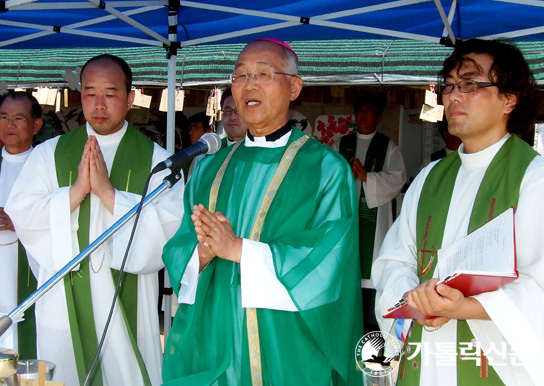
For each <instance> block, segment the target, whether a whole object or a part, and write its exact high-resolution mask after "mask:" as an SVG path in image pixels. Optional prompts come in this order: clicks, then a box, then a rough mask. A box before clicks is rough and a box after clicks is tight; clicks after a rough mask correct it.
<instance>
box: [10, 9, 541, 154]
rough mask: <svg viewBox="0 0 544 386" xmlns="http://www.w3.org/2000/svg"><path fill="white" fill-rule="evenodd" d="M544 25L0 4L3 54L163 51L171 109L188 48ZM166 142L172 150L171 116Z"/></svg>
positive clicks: (446, 17) (522, 18)
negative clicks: (267, 39)
mask: <svg viewBox="0 0 544 386" xmlns="http://www.w3.org/2000/svg"><path fill="white" fill-rule="evenodd" d="M362 3H363V4H362ZM514 15H515V17H513V16H514ZM543 24H544V1H540V0H447V1H444V0H442V1H441V0H434V1H431V0H398V1H385V2H384V1H383V0H366V1H364V2H361V1H360V0H336V1H334V2H333V1H329V0H275V1H273V2H270V1H259V0H255V1H252V2H247V1H245V0H202V1H178V0H155V1H153V0H151V1H114V0H112V1H102V0H71V1H62V0H7V1H5V0H2V1H0V47H4V48H7V47H9V48H33V49H36V48H75V47H111V46H114V47H128V46H154V47H164V48H165V49H166V50H167V57H168V89H169V96H170V97H169V108H168V110H169V111H172V112H173V111H174V90H175V86H176V76H175V74H176V64H177V63H176V56H177V54H178V50H179V49H180V48H181V49H182V50H181V51H182V54H183V53H184V50H185V48H186V47H190V46H195V45H200V44H209V43H243V42H247V41H250V40H252V39H254V38H255V37H257V36H263V35H273V36H276V37H279V38H281V39H284V40H286V41H302V40H328V39H367V38H377V37H379V38H384V37H387V38H395V39H397V38H398V39H411V40H419V41H426V42H435V43H438V42H442V43H444V44H446V45H447V44H449V43H455V41H456V40H457V39H466V38H470V37H485V38H492V37H498V36H501V37H508V38H513V39H516V40H544V39H543V37H544V25H543ZM167 138H168V146H167V147H168V150H171V151H172V150H173V138H174V115H173V113H172V114H169V118H168V124H167Z"/></svg>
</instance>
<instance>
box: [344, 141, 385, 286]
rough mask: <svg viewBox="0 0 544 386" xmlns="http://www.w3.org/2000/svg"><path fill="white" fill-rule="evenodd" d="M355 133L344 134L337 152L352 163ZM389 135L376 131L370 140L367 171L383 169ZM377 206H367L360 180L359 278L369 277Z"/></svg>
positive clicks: (376, 171)
mask: <svg viewBox="0 0 544 386" xmlns="http://www.w3.org/2000/svg"><path fill="white" fill-rule="evenodd" d="M356 145H357V134H355V133H353V134H350V135H346V136H345V137H343V138H342V139H341V140H340V147H339V149H338V150H339V152H340V154H342V156H344V158H345V159H346V161H348V163H349V164H350V166H352V165H353V160H354V159H355V156H356V154H357V146H356ZM388 146H389V137H387V136H386V135H385V134H382V133H378V132H377V133H376V134H375V135H374V137H372V139H371V140H370V144H369V146H368V150H367V152H366V157H365V161H364V164H363V166H364V168H365V170H366V171H367V172H368V173H379V172H381V171H382V170H383V165H384V163H385V156H386V154H387V147H388ZM377 217H378V208H369V207H368V205H367V203H366V198H365V190H364V189H363V182H362V181H361V196H360V199H359V259H360V264H361V278H363V279H370V272H371V270H372V259H373V257H374V239H375V238H376V223H377V221H376V220H377Z"/></svg>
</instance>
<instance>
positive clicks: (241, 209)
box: [163, 39, 363, 386]
mask: <svg viewBox="0 0 544 386" xmlns="http://www.w3.org/2000/svg"><path fill="white" fill-rule="evenodd" d="M231 79H232V94H233V96H234V100H235V102H236V106H237V110H238V113H239V114H240V116H241V117H243V118H244V120H245V121H246V122H247V124H248V127H249V128H248V132H247V136H246V138H245V139H244V140H243V141H242V142H239V143H237V144H235V145H233V146H229V147H227V148H224V149H222V150H220V151H219V152H218V153H216V154H215V155H214V156H212V157H205V158H204V159H203V160H202V161H201V162H200V163H199V164H197V166H196V168H195V171H194V174H193V177H192V178H191V179H190V180H189V182H188V183H187V187H186V194H185V198H184V205H185V215H184V218H183V221H182V225H181V227H180V229H179V230H178V232H177V233H176V235H175V236H174V237H173V238H172V239H170V241H169V242H168V243H167V244H166V246H165V248H164V252H163V260H164V262H165V265H166V268H167V270H168V273H169V275H170V281H171V282H172V287H173V288H174V291H175V292H176V293H177V294H178V297H179V299H180V303H181V304H180V306H179V309H178V311H177V313H176V316H175V318H174V325H173V328H172V331H171V333H170V335H169V337H168V340H167V342H166V347H165V358H164V367H163V380H164V384H165V385H166V386H168V385H182V384H183V385H199V386H200V385H210V384H220V385H223V384H224V385H251V384H263V385H281V384H287V383H288V384H292V385H331V384H333V385H337V384H341V385H346V384H347V385H357V384H361V383H362V376H361V373H358V372H357V371H356V370H355V358H354V350H355V346H356V344H357V341H358V340H359V339H360V338H361V337H362V332H363V331H362V310H361V298H360V296H361V295H360V290H359V263H358V256H357V240H356V235H357V221H358V217H357V211H358V210H357V208H358V207H357V198H356V193H355V184H354V180H353V175H352V172H351V170H350V169H349V167H348V165H347V164H346V163H345V162H344V160H343V159H342V158H341V156H340V155H339V154H338V153H337V152H335V151H333V150H332V149H330V148H328V147H327V146H325V145H322V144H321V143H319V142H318V141H316V140H315V139H313V138H311V137H309V136H307V135H305V134H304V133H303V132H301V131H300V130H298V129H296V128H294V127H293V126H292V125H291V124H290V122H289V105H290V102H291V101H293V100H295V99H296V98H297V97H298V96H299V94H300V91H301V89H302V79H301V78H300V77H299V76H298V60H297V56H296V54H295V53H294V51H293V50H292V49H291V47H290V46H289V45H287V44H286V43H284V42H282V41H280V40H277V39H260V40H256V41H253V42H251V43H249V44H248V45H247V46H246V47H245V48H244V49H243V51H242V53H241V54H240V56H239V57H238V60H237V61H236V66H235V72H234V73H233V74H232V75H231ZM253 382H256V383H253Z"/></svg>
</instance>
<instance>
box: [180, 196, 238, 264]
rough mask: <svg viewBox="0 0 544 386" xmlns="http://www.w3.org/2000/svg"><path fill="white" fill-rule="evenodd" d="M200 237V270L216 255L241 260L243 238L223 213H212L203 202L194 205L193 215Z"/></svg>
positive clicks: (198, 237)
mask: <svg viewBox="0 0 544 386" xmlns="http://www.w3.org/2000/svg"><path fill="white" fill-rule="evenodd" d="M191 219H192V220H193V224H194V225H195V232H196V236H197V239H198V256H199V259H200V270H202V269H203V268H204V267H205V266H206V265H207V264H208V263H209V262H210V261H212V259H213V258H214V257H216V256H217V257H219V258H221V259H225V260H231V261H234V262H236V263H239V262H240V258H241V256H242V239H241V238H240V237H237V236H236V235H235V234H234V231H233V229H232V224H231V222H230V220H229V219H228V218H226V217H225V216H224V215H223V213H221V212H215V213H211V212H210V211H209V210H208V209H206V207H205V206H204V205H202V204H199V205H194V207H193V214H192V215H191Z"/></svg>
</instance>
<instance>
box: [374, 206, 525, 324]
mask: <svg viewBox="0 0 544 386" xmlns="http://www.w3.org/2000/svg"><path fill="white" fill-rule="evenodd" d="M445 272H448V273H449V274H446V275H444V276H443V279H442V280H440V281H439V280H437V279H432V280H429V282H431V281H432V282H433V283H431V285H438V284H441V283H443V284H446V285H447V286H449V287H451V288H455V289H457V290H459V291H460V292H461V293H462V294H463V295H464V296H465V297H469V296H473V295H477V294H480V293H483V292H490V291H494V290H496V289H498V288H500V287H502V286H503V285H505V284H507V283H509V282H511V281H512V280H514V279H516V278H517V277H518V272H517V269H516V249H515V233H514V211H513V209H512V208H511V209H509V210H507V211H505V212H504V213H502V214H501V215H499V216H497V217H496V218H495V219H493V220H492V221H490V222H488V223H487V224H485V225H484V226H482V227H481V228H479V229H477V230H476V231H474V232H472V233H471V234H469V235H468V236H466V237H464V238H463V239H461V240H458V241H456V242H454V243H452V244H451V245H449V246H447V247H444V248H442V249H441V250H439V251H438V273H439V274H442V273H445ZM426 283H427V282H426ZM424 284H425V283H424ZM427 285H429V284H427ZM431 289H432V288H428V290H429V291H430V292H431V294H432V292H433V291H431ZM436 292H437V294H439V292H440V291H436ZM418 308H419V310H417V309H414V308H411V307H409V306H408V305H407V303H406V301H402V300H401V301H400V302H399V303H398V304H396V305H394V306H393V307H391V308H390V309H389V310H388V312H387V313H386V314H385V315H384V316H383V317H384V318H397V319H432V318H433V316H430V315H426V314H424V313H422V312H421V310H423V309H424V308H422V307H418Z"/></svg>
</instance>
